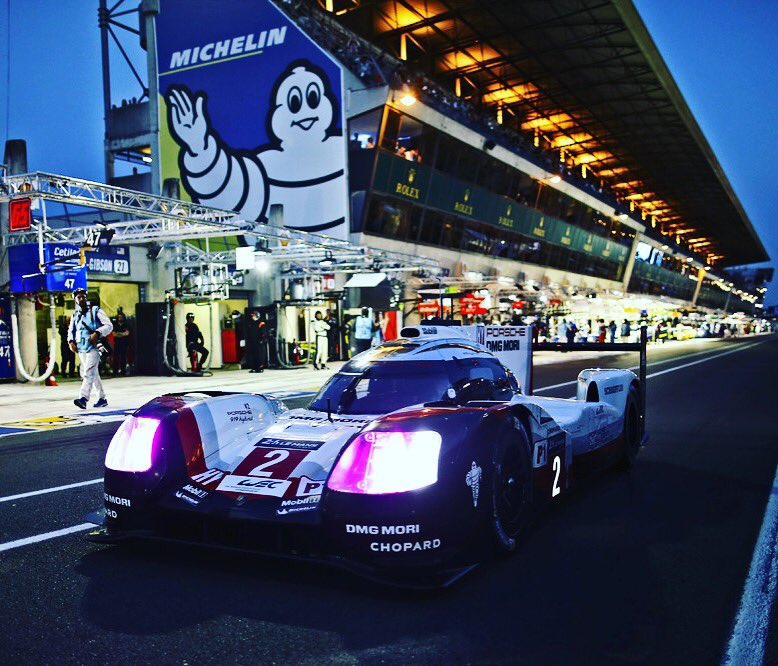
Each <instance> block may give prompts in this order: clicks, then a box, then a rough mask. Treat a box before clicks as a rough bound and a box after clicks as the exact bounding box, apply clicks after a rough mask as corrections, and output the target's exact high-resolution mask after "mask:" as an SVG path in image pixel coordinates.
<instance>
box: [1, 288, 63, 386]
mask: <svg viewBox="0 0 778 666" xmlns="http://www.w3.org/2000/svg"><path fill="white" fill-rule="evenodd" d="M49 311H50V314H51V342H50V344H49V362H48V365H47V366H46V371H45V372H44V373H43V374H42V375H41V376H40V377H35V376H33V375H30V374H29V373H28V372H27V370H26V369H25V367H24V364H23V362H22V358H21V354H20V353H19V324H18V322H17V319H16V299H14V300H13V308H12V309H11V335H12V336H13V348H14V360H15V361H16V369H17V370H18V371H19V374H20V375H21V376H22V377H23V378H24V379H26V380H27V381H28V382H44V381H46V380H47V379H48V378H49V376H50V375H51V372H52V370H54V363H55V362H56V360H57V358H56V349H57V328H56V326H55V323H56V318H55V315H54V294H49Z"/></svg>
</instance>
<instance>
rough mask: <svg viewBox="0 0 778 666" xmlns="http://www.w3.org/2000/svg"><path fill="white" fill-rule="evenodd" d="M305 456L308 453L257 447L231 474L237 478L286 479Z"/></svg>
mask: <svg viewBox="0 0 778 666" xmlns="http://www.w3.org/2000/svg"><path fill="white" fill-rule="evenodd" d="M307 455H308V451H297V450H294V449H269V448H265V447H262V446H258V447H256V448H255V449H254V450H253V451H252V452H251V453H249V454H248V455H247V456H246V458H245V459H244V460H243V462H241V463H240V465H238V466H237V467H236V468H235V471H234V472H233V474H237V475H239V476H258V477H264V478H272V479H288V478H289V477H290V476H291V475H292V472H294V470H295V468H296V467H297V465H299V464H300V463H301V462H302V461H303V459H304V458H305V456H307Z"/></svg>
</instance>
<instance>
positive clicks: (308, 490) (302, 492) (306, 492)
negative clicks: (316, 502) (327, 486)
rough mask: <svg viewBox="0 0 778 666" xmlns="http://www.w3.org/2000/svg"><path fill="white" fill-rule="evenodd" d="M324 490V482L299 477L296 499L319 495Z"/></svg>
mask: <svg viewBox="0 0 778 666" xmlns="http://www.w3.org/2000/svg"><path fill="white" fill-rule="evenodd" d="M322 490H324V481H314V480H313V479H309V478H308V477H307V476H302V477H300V485H298V486H297V493H296V494H297V497H310V496H315V495H321V492H322Z"/></svg>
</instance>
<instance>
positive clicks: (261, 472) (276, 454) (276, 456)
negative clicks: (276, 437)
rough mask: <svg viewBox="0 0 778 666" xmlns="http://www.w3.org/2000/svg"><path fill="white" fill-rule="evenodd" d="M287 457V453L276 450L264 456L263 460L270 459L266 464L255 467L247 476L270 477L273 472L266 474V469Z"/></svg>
mask: <svg viewBox="0 0 778 666" xmlns="http://www.w3.org/2000/svg"><path fill="white" fill-rule="evenodd" d="M288 457H289V451H284V450H282V449H277V450H275V451H270V452H268V453H266V454H265V458H270V460H268V461H267V462H263V463H262V464H261V465H257V466H256V467H255V468H254V469H253V470H251V471H250V472H249V476H272V475H273V472H267V471H265V469H266V468H267V467H272V466H273V465H277V464H278V463H280V462H283V461H284V460H286V459H287V458H288Z"/></svg>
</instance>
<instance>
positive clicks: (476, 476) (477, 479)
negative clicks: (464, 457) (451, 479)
mask: <svg viewBox="0 0 778 666" xmlns="http://www.w3.org/2000/svg"><path fill="white" fill-rule="evenodd" d="M481 474H482V471H481V468H480V467H479V466H478V465H476V463H475V460H474V461H473V462H471V463H470V470H469V471H468V472H467V474H466V475H465V483H466V484H467V485H468V486H469V487H470V490H471V491H472V492H473V506H476V507H477V506H478V493H479V491H480V489H481Z"/></svg>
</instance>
